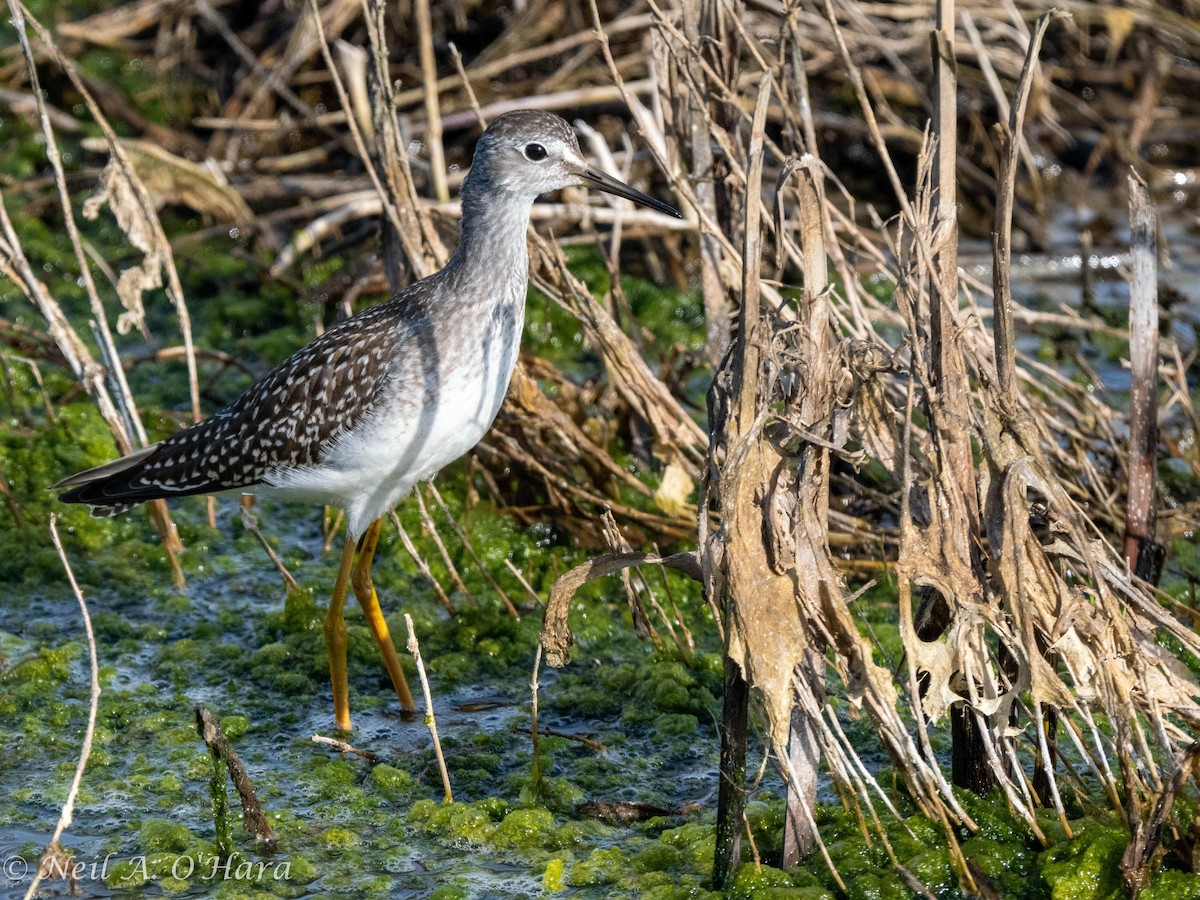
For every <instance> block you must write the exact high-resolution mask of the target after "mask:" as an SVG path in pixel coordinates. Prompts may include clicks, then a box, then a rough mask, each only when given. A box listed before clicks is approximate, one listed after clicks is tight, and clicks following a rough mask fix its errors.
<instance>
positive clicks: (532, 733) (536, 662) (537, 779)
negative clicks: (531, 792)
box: [529, 641, 542, 791]
mask: <svg viewBox="0 0 1200 900" xmlns="http://www.w3.org/2000/svg"><path fill="white" fill-rule="evenodd" d="M541 667H542V644H541V642H540V641H539V642H538V645H537V652H536V653H534V655H533V677H531V678H530V679H529V693H530V695H531V696H532V698H533V699H532V706H531V707H530V711H529V738H530V741H531V742H532V748H531V755H532V757H533V765H532V769H531V772H530V775H529V780H530V781H531V782H532V783H533V786H534V788H536V789H537V790H539V791H540V790H541V785H542V748H541V742H540V741H539V740H538V735H539V734H540V733H541V732H539V731H538V688H539V687H540V686H541V685H539V683H538V671H539V670H540V669H541Z"/></svg>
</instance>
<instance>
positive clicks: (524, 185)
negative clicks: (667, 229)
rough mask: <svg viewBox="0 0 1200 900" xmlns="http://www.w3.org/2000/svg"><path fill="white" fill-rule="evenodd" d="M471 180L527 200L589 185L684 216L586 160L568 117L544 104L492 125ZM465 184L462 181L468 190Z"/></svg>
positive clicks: (477, 155) (479, 146)
mask: <svg viewBox="0 0 1200 900" xmlns="http://www.w3.org/2000/svg"><path fill="white" fill-rule="evenodd" d="M468 184H470V185H473V186H475V187H477V188H478V189H479V193H480V194H481V195H482V194H485V193H487V192H488V190H493V191H494V190H503V191H506V192H508V193H511V194H515V195H517V196H520V197H525V198H528V199H529V200H533V199H534V198H536V197H539V196H541V195H542V194H547V193H550V192H551V191H557V190H559V189H560V188H565V187H573V186H583V187H590V188H595V189H596V190H600V191H605V192H607V193H609V194H615V195H616V196H618V197H624V198H625V199H627V200H632V201H633V202H634V203H640V204H641V205H642V206H648V207H650V208H651V209H656V210H658V211H659V212H663V213H666V214H667V215H671V216H675V217H677V218H678V217H680V214H679V211H678V210H677V209H675V208H674V207H673V206H669V205H668V204H666V203H663V202H661V201H659V200H655V199H654V198H653V197H648V196H646V195H645V194H643V193H642V192H641V191H638V190H635V189H633V188H631V187H630V186H629V185H627V184H624V183H623V182H620V181H618V180H617V179H615V178H612V177H610V176H609V175H606V174H605V173H604V172H602V171H600V170H599V169H598V168H596V167H595V166H593V165H591V164H590V163H588V161H587V159H586V158H584V155H583V152H582V151H581V150H580V149H579V141H578V140H577V139H576V137H575V132H574V131H572V130H571V126H570V125H568V124H567V122H566V120H565V119H563V118H561V117H560V116H556V115H555V114H554V113H549V112H543V111H541V110H533V109H521V110H516V111H514V112H508V113H504V114H503V115H501V116H498V117H497V118H496V119H495V120H494V121H493V122H492V124H491V125H489V126H488V129H487V131H485V132H484V133H483V136H482V137H481V138H480V139H479V143H478V144H476V145H475V157H474V159H473V160H472V162H471V172H470V174H469V175H468ZM467 189H468V188H467V186H466V185H464V191H465V190H467Z"/></svg>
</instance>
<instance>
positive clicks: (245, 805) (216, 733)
mask: <svg viewBox="0 0 1200 900" xmlns="http://www.w3.org/2000/svg"><path fill="white" fill-rule="evenodd" d="M196 730H197V731H198V732H199V734H200V739H201V740H202V741H204V745H205V746H206V747H207V748H208V752H209V753H211V754H212V757H213V765H214V769H213V772H214V776H213V777H214V785H213V789H214V797H213V803H214V807H216V806H219V805H220V804H221V803H222V802H223V800H222V798H224V796H225V782H224V779H218V778H217V772H219V770H220V769H219V767H220V765H221V764H222V763H224V766H225V769H226V770H227V771H228V772H229V777H230V779H231V780H232V781H233V787H234V789H235V790H236V791H237V795H238V800H239V801H241V804H242V826H243V827H244V828H245V829H246V830H247V831H248V832H250V833H251V834H252V835H254V838H255V840H257V841H259V842H260V843H261V844H262V845H263V847H265V848H266V849H267V850H272V851H273V850H274V849H275V846H276V844H277V842H278V836H277V835H276V834H275V829H274V828H272V827H271V823H270V822H269V821H267V817H266V816H265V815H264V814H263V810H262V805H261V804H260V803H259V802H258V793H257V791H255V790H254V783H253V782H252V781H251V780H250V774H249V773H248V772H247V771H246V766H245V765H244V764H243V763H242V760H241V757H239V756H238V754H237V751H236V750H235V749H233V744H231V743H230V742H229V738H227V737H226V736H225V732H224V731H222V730H221V725H220V723H219V722H217V720H216V717H215V716H213V714H212V711H211V710H209V708H208V707H206V706H203V705H201V706H197V707H196ZM218 781H219V784H218V783H216V782H218ZM218 795H219V796H218ZM216 818H218V819H219V818H220V817H219V816H217V817H216ZM214 825H215V826H216V828H217V833H218V836H220V834H221V830H222V824H221V822H220V821H217V822H214ZM230 849H232V848H230Z"/></svg>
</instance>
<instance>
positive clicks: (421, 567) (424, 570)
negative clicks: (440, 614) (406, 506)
mask: <svg viewBox="0 0 1200 900" xmlns="http://www.w3.org/2000/svg"><path fill="white" fill-rule="evenodd" d="M390 516H391V519H392V524H393V525H395V526H396V532H397V533H398V534H399V535H400V543H402V544H403V545H404V549H405V550H407V551H408V555H409V556H410V557H412V561H413V563H414V564H415V565H416V567H417V571H418V572H420V573H421V574H422V575H423V576H425V580H426V581H428V582H429V584H430V586H431V587H432V588H433V591H434V593H435V594H437V598H438V602H439V603H441V604H442V608H443V609H444V610H446V612H447V614H449V615H451V616H453V615H454V614H455V613H456V610H455V608H454V603H453V602H452V601H451V600H450V598H449V597H448V596H447V595H446V591H445V590H444V589H443V588H442V585H441V583H440V582H439V581H438V580H437V579H436V578H434V577H433V570H432V569H430V568H429V563H427V562H426V561H425V557H423V556H422V555H421V554H420V552H419V551H418V550H417V548H416V546H415V545H414V544H413V542H412V538H410V537H409V536H408V532H407V531H406V530H405V529H404V525H403V524H402V523H401V521H400V517H399V516H398V515H396V511H395V510H392V511H391V513H390Z"/></svg>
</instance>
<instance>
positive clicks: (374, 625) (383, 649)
mask: <svg viewBox="0 0 1200 900" xmlns="http://www.w3.org/2000/svg"><path fill="white" fill-rule="evenodd" d="M382 530H383V519H376V520H375V521H374V522H372V523H371V524H370V526H369V527H368V528H367V531H366V534H364V535H363V537H362V541H361V542H360V543H359V545H358V561H357V562H355V564H354V574H353V576H352V578H351V581H352V583H353V584H354V596H355V597H357V598H358V605H359V606H361V607H362V610H363V612H364V613H366V616H367V626H368V627H369V628H370V629H371V634H373V635H375V643H376V644H378V645H379V653H380V655H381V656H383V664H384V665H385V666H387V670H388V675H390V676H391V678H392V687H393V688H394V689H395V691H396V696H397V697H398V698H400V706H401V707H403V709H404V711H405V712H410V713H415V712H416V711H417V704H416V703H414V702H413V698H412V693H411V692H410V691H409V689H408V680H407V679H406V678H405V677H404V670H403V669H401V668H400V659H399V657H397V656H396V646H395V645H394V644H393V643H392V636H391V635H390V634H389V633H388V627H387V622H385V621H384V618H383V610H381V609H380V608H379V597H378V595H377V594H376V593H375V585H374V584H373V583H372V581H371V563H373V562H374V561H375V548H376V547H378V546H379V532H380V531H382Z"/></svg>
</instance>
